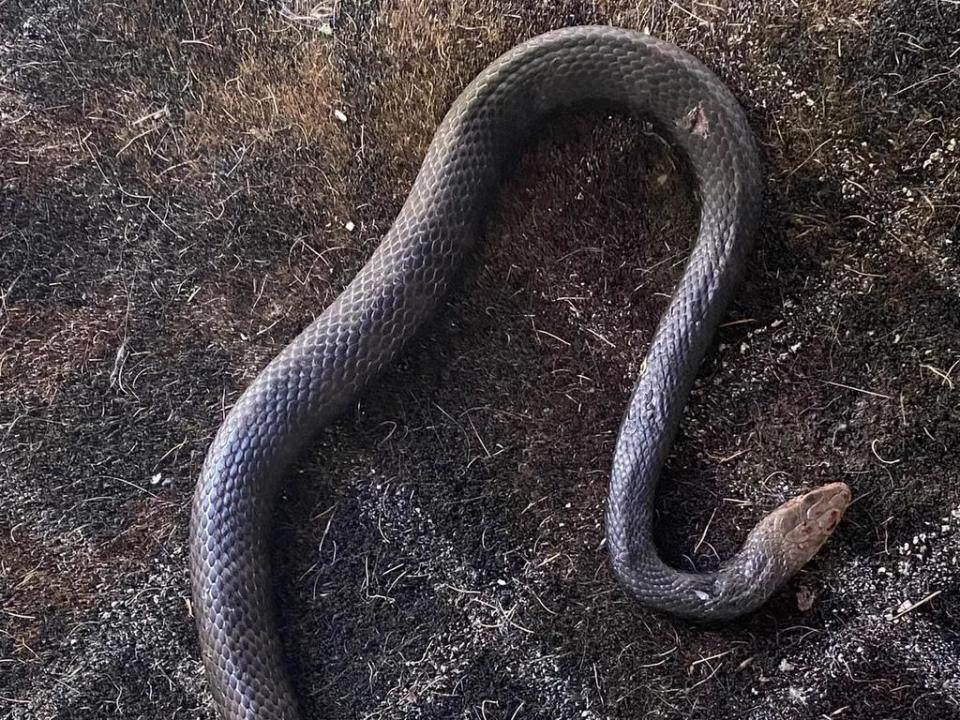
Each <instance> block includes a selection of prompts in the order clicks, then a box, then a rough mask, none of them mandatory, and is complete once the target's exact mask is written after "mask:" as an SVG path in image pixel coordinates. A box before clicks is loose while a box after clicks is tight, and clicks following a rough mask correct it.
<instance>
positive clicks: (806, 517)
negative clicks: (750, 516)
mask: <svg viewBox="0 0 960 720" xmlns="http://www.w3.org/2000/svg"><path fill="white" fill-rule="evenodd" d="M850 500H851V493H850V488H849V487H847V485H846V484H845V483H842V482H836V483H830V484H829V485H824V486H822V487H818V488H814V489H813V490H811V491H809V492H807V493H805V494H803V495H800V496H799V497H795V498H793V499H792V500H789V501H787V502H786V503H784V504H783V505H781V506H780V507H779V508H777V510H775V511H774V513H773V514H774V515H780V518H779V519H780V521H781V528H782V530H783V539H782V545H783V552H784V555H785V557H786V558H787V560H788V564H790V565H791V566H793V567H795V568H797V569H799V568H800V566H802V565H804V564H805V563H806V562H807V561H808V560H809V559H810V558H812V557H813V556H814V555H815V554H816V553H817V551H818V550H819V549H820V548H821V547H822V546H823V544H824V543H825V542H826V541H827V538H829V537H830V535H831V534H832V533H833V530H834V528H836V527H837V524H838V523H839V522H840V519H841V518H842V517H843V513H844V512H845V511H846V509H847V507H848V506H849V505H850Z"/></svg>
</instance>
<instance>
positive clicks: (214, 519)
mask: <svg viewBox="0 0 960 720" xmlns="http://www.w3.org/2000/svg"><path fill="white" fill-rule="evenodd" d="M583 103H603V104H611V103H612V104H615V105H619V106H622V107H624V108H626V109H628V110H631V111H636V112H639V113H643V114H644V115H645V116H647V117H649V118H650V119H652V120H653V121H654V122H655V123H656V125H657V126H659V127H660V128H661V129H662V130H663V131H664V132H665V133H666V134H667V135H668V136H669V137H670V139H671V140H672V142H673V143H674V144H675V145H676V146H677V147H678V148H680V150H682V152H683V153H684V154H685V155H686V157H687V159H688V160H689V164H690V167H691V168H692V171H693V174H694V176H695V178H696V183H697V187H698V190H699V196H700V200H701V218H700V229H699V234H698V237H697V240H696V242H695V245H694V247H693V249H692V251H691V254H690V258H689V260H688V262H687V265H686V268H685V270H684V272H683V275H682V277H681V279H680V281H679V283H678V286H677V288H676V291H675V294H674V295H673V298H672V300H671V302H670V304H669V307H668V308H667V310H666V312H665V313H664V315H663V317H662V319H661V321H660V324H659V326H658V328H657V330H656V332H655V335H654V337H653V340H652V342H651V344H650V347H649V350H648V353H647V356H646V359H645V361H644V363H643V368H642V372H641V375H640V378H639V380H638V382H637V384H636V386H635V389H634V391H633V394H632V396H631V398H630V400H629V404H628V407H627V410H626V413H625V416H624V419H623V422H622V425H621V428H620V432H619V435H618V440H617V443H616V450H615V454H614V460H613V470H612V473H611V482H610V488H609V499H608V504H607V513H606V538H607V546H608V549H609V552H610V556H611V561H612V565H613V569H614V571H615V573H616V575H617V576H618V577H619V578H620V580H621V581H622V582H623V583H624V584H625V585H626V586H627V587H628V588H629V589H630V590H631V591H632V592H633V594H635V595H636V596H637V597H638V598H639V599H640V600H641V601H642V602H643V603H645V604H647V605H649V606H651V607H653V608H655V609H659V610H663V611H667V612H671V613H675V614H679V615H682V616H686V617H690V618H695V619H723V618H729V617H733V616H736V615H740V614H743V613H745V612H748V611H750V610H752V609H753V608H755V607H757V606H758V605H759V604H761V603H762V602H764V600H766V598H768V597H769V596H770V595H771V594H772V593H773V592H774V590H775V589H776V588H777V587H778V586H779V585H781V584H782V583H783V582H784V581H785V580H786V579H787V578H789V577H790V575H792V574H793V573H794V572H795V571H796V570H797V569H798V568H799V567H800V566H801V565H802V564H803V563H804V562H806V560H807V559H809V557H811V556H812V555H813V554H814V553H815V552H816V550H817V549H818V548H819V547H820V545H821V544H822V543H823V541H824V540H825V539H826V537H827V536H828V535H829V534H830V532H831V531H832V529H833V526H834V525H835V523H836V522H837V520H838V519H839V517H840V515H841V514H842V512H843V510H844V508H845V507H846V504H847V502H848V500H849V491H848V490H847V489H846V486H843V485H842V484H839V483H837V484H834V485H829V486H826V487H824V488H820V489H818V490H814V491H812V492H811V493H808V494H807V495H805V496H802V497H800V498H796V499H794V500H791V501H789V502H788V503H786V504H785V505H783V506H781V508H779V509H778V510H777V511H775V512H774V513H772V514H771V515H769V516H767V518H765V519H764V520H763V521H761V523H760V524H759V525H758V526H757V527H756V528H755V529H754V530H753V532H751V534H750V536H749V537H748V539H747V542H746V544H745V545H744V547H743V549H742V550H741V551H740V552H739V553H738V554H737V555H735V556H734V557H733V558H732V559H731V560H729V561H728V562H727V563H725V564H724V565H722V566H721V568H720V569H719V570H718V571H716V572H713V573H703V574H696V573H685V572H679V571H677V570H675V569H673V568H671V567H669V566H668V565H666V564H665V563H664V562H663V561H662V560H661V559H660V556H659V554H658V553H657V550H656V548H655V546H654V544H653V541H652V537H651V525H652V522H653V500H654V494H655V491H656V486H657V477H658V475H659V473H660V470H661V467H662V466H663V464H664V461H665V460H666V457H667V454H668V452H669V448H670V445H671V442H672V440H673V437H674V435H675V432H676V429H677V426H678V423H679V420H680V417H681V414H682V411H683V407H684V405H685V403H686V400H687V396H688V395H689V392H690V389H691V386H692V384H693V381H694V377H695V375H696V371H697V367H698V366H699V364H700V361H701V358H702V356H703V354H704V352H705V350H706V348H707V346H708V345H709V343H710V341H711V339H712V337H713V335H714V333H715V330H716V327H717V325H718V322H719V320H720V318H721V315H722V314H723V312H724V310H725V307H726V306H727V303H728V301H729V299H730V297H731V294H732V292H733V289H734V286H735V284H736V282H737V278H738V276H739V275H740V274H741V271H742V269H743V266H744V264H745V259H746V257H747V254H748V251H749V247H750V245H751V238H752V236H753V234H754V231H755V228H756V226H757V223H758V216H759V213H760V199H761V188H762V182H761V176H760V170H759V167H760V166H759V161H758V156H757V151H756V148H755V145H754V141H753V137H752V134H751V131H750V128H749V126H748V124H747V121H746V118H745V117H744V115H743V112H742V110H741V109H740V107H739V105H738V104H737V101H736V100H735V99H734V97H733V96H732V95H731V94H730V92H729V91H728V90H727V89H726V88H725V87H724V86H723V84H722V83H721V82H720V81H719V80H718V79H717V78H716V77H715V76H714V75H713V74H712V73H711V72H710V71H709V70H707V69H706V68H705V67H704V66H703V65H701V64H700V63H699V62H698V61H697V60H695V59H694V58H692V57H691V56H690V55H687V54H686V53H684V52H682V51H681V50H679V49H677V48H676V47H674V46H673V45H670V44H668V43H665V42H663V41H660V40H657V39H655V38H653V37H650V36H647V35H643V34H640V33H637V32H633V31H629V30H621V29H617V28H612V27H577V28H568V29H564V30H558V31H554V32H550V33H547V34H545V35H541V36H538V37H535V38H533V39H532V40H529V41H527V42H525V43H523V44H521V45H519V46H517V47H516V48H514V49H513V50H510V51H509V52H507V53H506V54H504V55H502V56H501V57H500V58H498V59H497V60H495V61H494V62H493V63H492V64H491V65H489V66H488V67H487V68H486V69H485V70H483V71H482V72H481V73H480V74H479V75H478V76H477V77H476V78H475V79H474V80H473V82H471V83H470V85H469V86H468V87H467V88H466V89H465V90H464V91H463V92H462V94H461V95H460V96H459V97H458V98H457V100H456V101H455V102H454V104H453V106H452V107H451V108H450V110H449V112H448V113H447V115H446V117H445V118H444V120H443V122H442V123H441V125H440V127H439V128H438V129H437V131H436V134H435V136H434V138H433V141H432V142H431V144H430V147H429V150H428V151H427V155H426V158H425V160H424V161H423V165H422V167H421V169H420V171H419V174H418V175H417V178H416V181H415V182H414V185H413V188H412V189H411V191H410V194H409V196H408V197H407V199H406V202H405V203H404V205H403V208H402V209H401V211H400V214H399V216H398V217H397V219H396V221H395V222H394V224H393V226H392V227H391V228H390V230H389V232H388V233H387V234H386V236H385V237H384V238H383V241H382V242H381V244H380V245H379V247H377V249H376V251H375V252H374V253H373V255H372V257H371V258H370V259H369V261H368V262H367V263H366V265H365V266H364V267H363V268H362V269H361V270H360V271H359V273H358V274H357V275H356V277H355V278H354V279H353V281H352V282H350V284H349V285H348V286H347V287H346V288H345V289H344V290H343V291H342V293H341V294H340V295H339V297H337V299H336V300H335V301H334V302H333V304H331V305H330V306H329V307H327V308H326V310H324V312H323V313H322V314H321V315H320V316H319V317H318V318H317V319H316V320H315V321H314V322H313V323H311V324H310V325H309V327H307V328H306V329H305V330H303V331H302V332H301V334H300V335H299V336H298V337H297V338H296V339H295V340H293V341H292V342H291V343H290V344H289V345H288V346H287V347H286V348H284V349H283V351H282V352H280V354H279V355H277V357H276V358H275V359H274V360H273V361H272V362H270V364H269V365H268V366H267V367H266V368H265V369H264V370H263V371H262V372H261V373H260V374H259V376H258V377H257V378H256V380H255V381H254V382H253V383H252V384H251V385H250V386H249V387H248V388H247V389H246V391H245V392H244V393H243V395H242V396H241V398H240V399H239V400H238V401H237V403H236V404H235V405H234V407H233V408H232V410H231V411H230V413H229V415H228V417H227V418H226V420H225V421H224V422H223V425H222V426H221V427H220V429H219V431H218V432H217V435H216V437H215V439H214V441H213V443H212V445H211V447H210V449H209V452H208V454H207V457H206V460H205V463H204V465H203V469H202V472H201V475H200V478H199V481H198V484H197V488H196V492H195V496H194V504H193V515H192V522H191V539H190V543H191V575H192V584H193V602H194V610H195V613H196V620H197V626H198V629H199V635H200V642H201V650H202V655H203V660H204V664H205V667H206V671H207V676H208V680H209V682H210V686H211V688H212V691H213V695H214V699H215V702H216V704H217V706H218V709H219V711H220V713H221V715H222V717H223V718H225V720H240V719H244V720H253V719H254V718H256V719H257V720H268V719H269V720H278V719H280V718H285V719H286V720H292V719H294V718H299V717H300V715H299V711H298V708H297V702H296V699H295V698H294V694H293V692H292V690H291V686H290V682H289V680H288V678H287V675H286V672H285V669H284V662H283V657H282V652H281V645H280V642H279V640H278V635H277V631H276V625H275V618H274V610H273V607H272V587H271V580H272V578H271V572H270V553H269V547H270V543H269V538H270V530H271V523H272V515H273V510H274V505H275V498H276V496H277V489H278V486H279V485H280V482H281V480H282V478H283V476H284V474H285V470H286V469H287V468H288V467H289V464H290V463H291V462H292V460H293V459H294V458H295V457H296V455H297V453H298V452H299V451H300V449H301V448H302V447H303V445H304V443H305V441H306V440H307V439H308V438H309V437H311V436H312V435H313V434H314V433H315V432H316V431H317V430H318V429H319V428H322V427H324V426H326V425H328V424H330V423H331V422H333V421H334V420H335V419H336V418H337V416H338V415H339V414H340V413H341V412H342V411H343V410H344V409H345V408H347V406H348V405H350V404H351V403H352V402H353V401H355V399H356V398H357V396H358V394H359V393H361V392H362V391H363V389H364V388H365V387H366V386H367V384H368V383H369V382H370V380H371V379H372V378H373V377H374V376H376V375H377V373H378V372H380V370H381V369H382V368H383V367H384V366H385V365H387V364H388V363H389V362H390V361H391V360H392V359H393V358H394V357H396V355H397V353H398V352H399V351H400V349H401V347H402V346H403V344H404V343H405V342H406V341H407V340H408V339H409V338H410V337H411V336H412V335H413V334H414V333H415V332H416V330H417V329H418V328H419V327H421V326H422V325H423V323H424V322H425V321H426V320H427V318H428V317H429V316H430V314H431V312H432V311H433V310H434V309H435V308H436V306H437V305H438V304H439V302H440V300H441V299H442V297H443V296H444V294H445V293H446V292H447V290H448V287H449V286H450V283H451V279H452V277H453V275H454V272H455V270H456V268H457V267H458V265H459V264H460V263H461V260H462V259H463V258H464V256H465V254H466V253H467V252H468V251H469V250H470V248H471V247H472V246H473V244H474V242H475V240H476V238H477V237H478V236H479V234H480V232H481V228H482V223H483V219H484V216H485V212H486V210H487V208H488V206H489V204H490V201H491V199H492V198H493V197H494V196H495V192H496V190H497V185H498V180H499V178H500V175H501V173H502V169H503V166H504V165H505V164H506V163H507V162H508V161H509V159H510V158H511V156H512V155H513V154H515V153H516V151H517V150H518V148H519V145H520V144H521V142H522V141H523V140H524V139H525V138H526V137H527V136H529V134H530V133H531V130H532V129H533V128H534V127H535V125H536V124H537V123H538V122H539V121H540V120H541V119H542V118H543V117H544V116H546V115H548V114H549V113H551V112H552V111H554V110H556V109H558V108H563V107H567V106H571V105H578V104H583Z"/></svg>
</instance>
